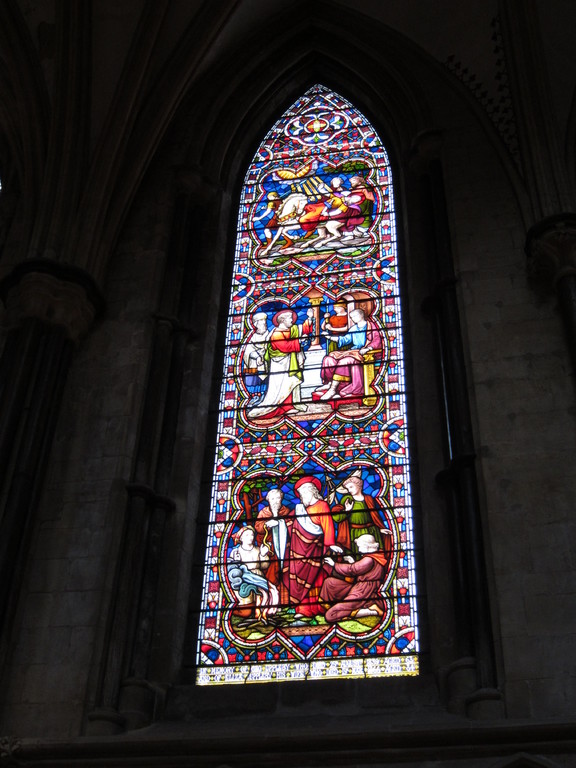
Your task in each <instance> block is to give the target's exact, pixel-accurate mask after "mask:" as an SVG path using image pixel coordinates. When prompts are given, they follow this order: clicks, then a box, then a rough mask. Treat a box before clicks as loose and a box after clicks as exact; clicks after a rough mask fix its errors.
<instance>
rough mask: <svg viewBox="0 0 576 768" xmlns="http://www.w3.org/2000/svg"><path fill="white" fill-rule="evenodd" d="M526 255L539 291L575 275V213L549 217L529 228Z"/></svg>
mask: <svg viewBox="0 0 576 768" xmlns="http://www.w3.org/2000/svg"><path fill="white" fill-rule="evenodd" d="M526 254H527V256H528V275H529V278H530V281H531V282H532V283H533V284H534V286H535V287H537V288H539V289H540V290H542V289H545V290H548V291H550V290H554V288H555V286H556V284H557V283H558V281H559V280H561V279H562V278H563V277H566V276H568V275H572V276H576V214H574V213H562V214H560V215H559V216H551V217H550V218H547V219H544V220H543V221H541V222H539V223H538V224H536V225H535V226H534V227H532V228H531V229H530V231H529V232H528V235H527V237H526Z"/></svg>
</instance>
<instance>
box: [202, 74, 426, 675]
mask: <svg viewBox="0 0 576 768" xmlns="http://www.w3.org/2000/svg"><path fill="white" fill-rule="evenodd" d="M404 367H405V366H404V348H403V343H402V315H401V300H400V294H399V281H398V253H397V241H396V225H395V214H394V197H393V187H392V176H391V170H390V164H389V161H388V156H387V153H386V150H385V148H384V147H383V145H382V143H381V141H380V139H379V137H378V136H377V134H376V132H375V131H374V129H373V127H372V126H371V125H370V123H369V122H368V121H367V120H366V118H365V117H364V116H363V115H362V114H361V113H359V112H358V111H357V110H356V109H354V108H353V107H352V105H351V104H349V103H348V102H347V101H346V100H345V99H343V98H342V97H340V96H339V95H337V94H336V93H334V92H332V91H330V90H328V89H326V88H325V87H323V86H320V85H317V86H315V87H313V88H311V89H310V90H309V91H307V92H306V93H305V94H304V96H302V97H301V98H300V99H299V100H298V101H297V102H296V103H295V104H294V105H293V106H292V107H291V108H290V109H288V111H287V112H286V113H285V114H284V115H283V116H282V118H281V119H280V120H279V121H278V122H277V123H276V125H274V127H273V128H272V130H271V131H270V132H269V134H268V135H267V136H266V138H265V139H264V141H263V143H262V145H261V146H260V148H259V149H258V151H257V153H256V156H255V157H254V160H253V162H252V164H251V165H250V167H249V169H248V173H247V174H246V178H245V183H244V187H243V189H242V195H241V202H240V213H239V217H238V232H237V244H236V254H235V261H234V276H233V282H232V290H231V300H230V310H229V318H228V327H227V331H226V349H225V356H224V364H223V375H222V384H221V394H220V401H219V414H218V427H217V437H216V443H217V445H216V457H215V463H214V480H213V485H212V492H211V511H210V521H209V528H208V540H207V547H206V562H205V571H204V581H203V597H202V606H201V616H200V622H199V637H198V648H197V670H198V671H197V681H198V683H199V684H218V683H242V682H265V681H282V680H302V679H315V678H316V679H318V678H334V677H381V676H389V675H415V674H417V673H418V623H417V606H416V600H415V596H416V589H415V563H414V545H413V530H412V512H411V509H412V507H411V492H410V452H409V433H410V431H409V428H408V426H409V425H408V424H407V414H406V399H405V379H404Z"/></svg>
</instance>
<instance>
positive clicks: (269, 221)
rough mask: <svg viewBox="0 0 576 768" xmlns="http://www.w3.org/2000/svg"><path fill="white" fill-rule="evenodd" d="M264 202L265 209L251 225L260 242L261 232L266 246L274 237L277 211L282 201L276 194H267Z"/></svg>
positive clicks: (276, 226)
mask: <svg viewBox="0 0 576 768" xmlns="http://www.w3.org/2000/svg"><path fill="white" fill-rule="evenodd" d="M266 200H267V203H266V207H265V208H264V210H263V212H262V213H261V214H260V215H259V216H255V217H254V219H253V224H254V229H255V231H256V234H257V235H258V237H259V239H260V241H262V231H263V232H264V239H265V241H266V245H269V244H270V243H271V242H272V240H273V239H274V238H275V237H276V233H277V230H278V227H279V222H278V209H279V208H280V207H281V206H282V199H281V197H280V195H279V194H278V192H269V193H268V195H267V197H266Z"/></svg>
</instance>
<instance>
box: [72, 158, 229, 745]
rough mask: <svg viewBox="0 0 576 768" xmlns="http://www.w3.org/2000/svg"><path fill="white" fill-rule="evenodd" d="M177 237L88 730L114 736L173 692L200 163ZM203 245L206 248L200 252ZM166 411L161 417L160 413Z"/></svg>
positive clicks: (192, 172) (183, 178) (206, 200)
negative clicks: (170, 539)
mask: <svg viewBox="0 0 576 768" xmlns="http://www.w3.org/2000/svg"><path fill="white" fill-rule="evenodd" d="M177 183H178V187H179V188H178V194H177V197H176V202H175V210H174V221H173V229H172V238H171V242H170V243H169V245H168V249H167V251H168V252H167V256H166V267H165V274H164V281H163V287H162V290H161V291H160V297H159V304H158V311H157V312H156V313H154V314H153V316H152V318H153V321H154V326H153V335H152V343H151V349H150V358H151V362H150V366H149V369H148V380H147V383H146V392H145V395H144V403H143V410H142V418H141V424H140V429H139V433H140V437H139V440H138V443H137V445H136V452H135V461H134V472H133V475H132V477H131V478H130V479H129V481H128V482H127V483H126V493H127V498H126V510H125V518H124V523H123V525H124V530H123V535H122V545H121V549H120V555H119V562H118V567H117V570H116V577H115V583H114V588H113V595H112V598H111V602H110V605H109V606H108V608H107V611H108V616H107V624H108V631H107V638H106V644H105V647H104V649H103V655H102V659H101V674H100V682H99V685H98V689H97V691H96V695H95V708H94V709H93V710H92V711H91V712H89V713H88V722H87V726H86V732H87V734H88V735H112V734H116V733H120V732H122V731H129V730H133V729H136V728H142V727H144V726H146V725H149V724H150V723H151V722H152V721H153V720H154V717H155V713H156V711H157V709H158V707H159V706H160V705H161V700H162V696H163V684H162V682H161V681H158V680H157V679H155V678H157V670H156V671H155V670H154V665H153V662H152V656H153V654H154V639H155V628H156V626H157V611H158V606H159V603H160V602H161V596H160V595H159V584H160V575H161V570H162V567H163V563H164V561H165V552H164V538H165V529H166V525H167V523H168V521H169V517H170V515H172V514H173V513H174V511H175V508H176V504H175V502H174V500H173V499H172V498H171V497H170V493H171V474H172V463H173V455H174V444H175V441H176V435H177V430H178V420H179V415H180V402H181V395H182V386H183V378H184V374H185V368H186V354H187V348H188V347H189V345H190V343H191V342H192V340H193V338H194V334H193V333H192V332H191V330H190V328H189V323H190V313H191V308H192V306H193V305H194V303H195V301H197V299H198V297H197V295H196V291H197V290H198V286H197V283H198V274H197V260H196V258H194V256H196V255H197V251H198V250H199V249H200V242H201V239H202V232H203V227H206V226H208V224H209V223H210V222H211V221H212V217H211V216H210V211H209V210H208V209H209V206H210V205H213V206H215V207H216V204H215V200H214V198H215V194H216V191H217V190H216V187H215V186H214V185H210V184H209V182H207V181H206V180H204V179H203V177H202V175H201V174H200V172H199V171H198V170H197V169H184V170H181V171H180V173H179V176H178V179H177ZM195 251H196V253H195ZM159 414H161V417H160V418H159V417H158V416H159Z"/></svg>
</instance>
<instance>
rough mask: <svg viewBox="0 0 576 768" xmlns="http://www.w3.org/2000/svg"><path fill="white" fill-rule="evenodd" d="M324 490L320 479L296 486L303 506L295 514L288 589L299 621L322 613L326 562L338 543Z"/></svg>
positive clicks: (289, 557) (295, 488) (304, 479)
mask: <svg viewBox="0 0 576 768" xmlns="http://www.w3.org/2000/svg"><path fill="white" fill-rule="evenodd" d="M321 489H322V484H321V483H320V480H318V478H317V477H302V478H301V479H300V480H298V482H297V483H296V485H295V486H294V490H295V491H296V493H297V494H298V496H299V497H300V503H299V504H297V505H296V507H295V510H294V518H293V522H292V532H291V536H290V547H289V553H288V563H289V565H288V583H287V585H286V586H287V588H288V592H289V595H290V602H291V604H292V605H293V606H294V607H295V610H296V617H305V618H313V617H314V616H316V615H318V614H320V613H323V608H322V606H321V604H320V602H319V598H320V589H321V587H322V582H323V581H324V576H325V572H324V568H323V560H324V557H325V555H326V553H327V551H328V550H329V548H330V547H331V546H334V545H335V543H336V541H335V532H334V522H333V520H332V515H331V514H330V507H329V506H328V504H327V503H326V501H324V499H323V498H322V496H321V493H320V492H321Z"/></svg>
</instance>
